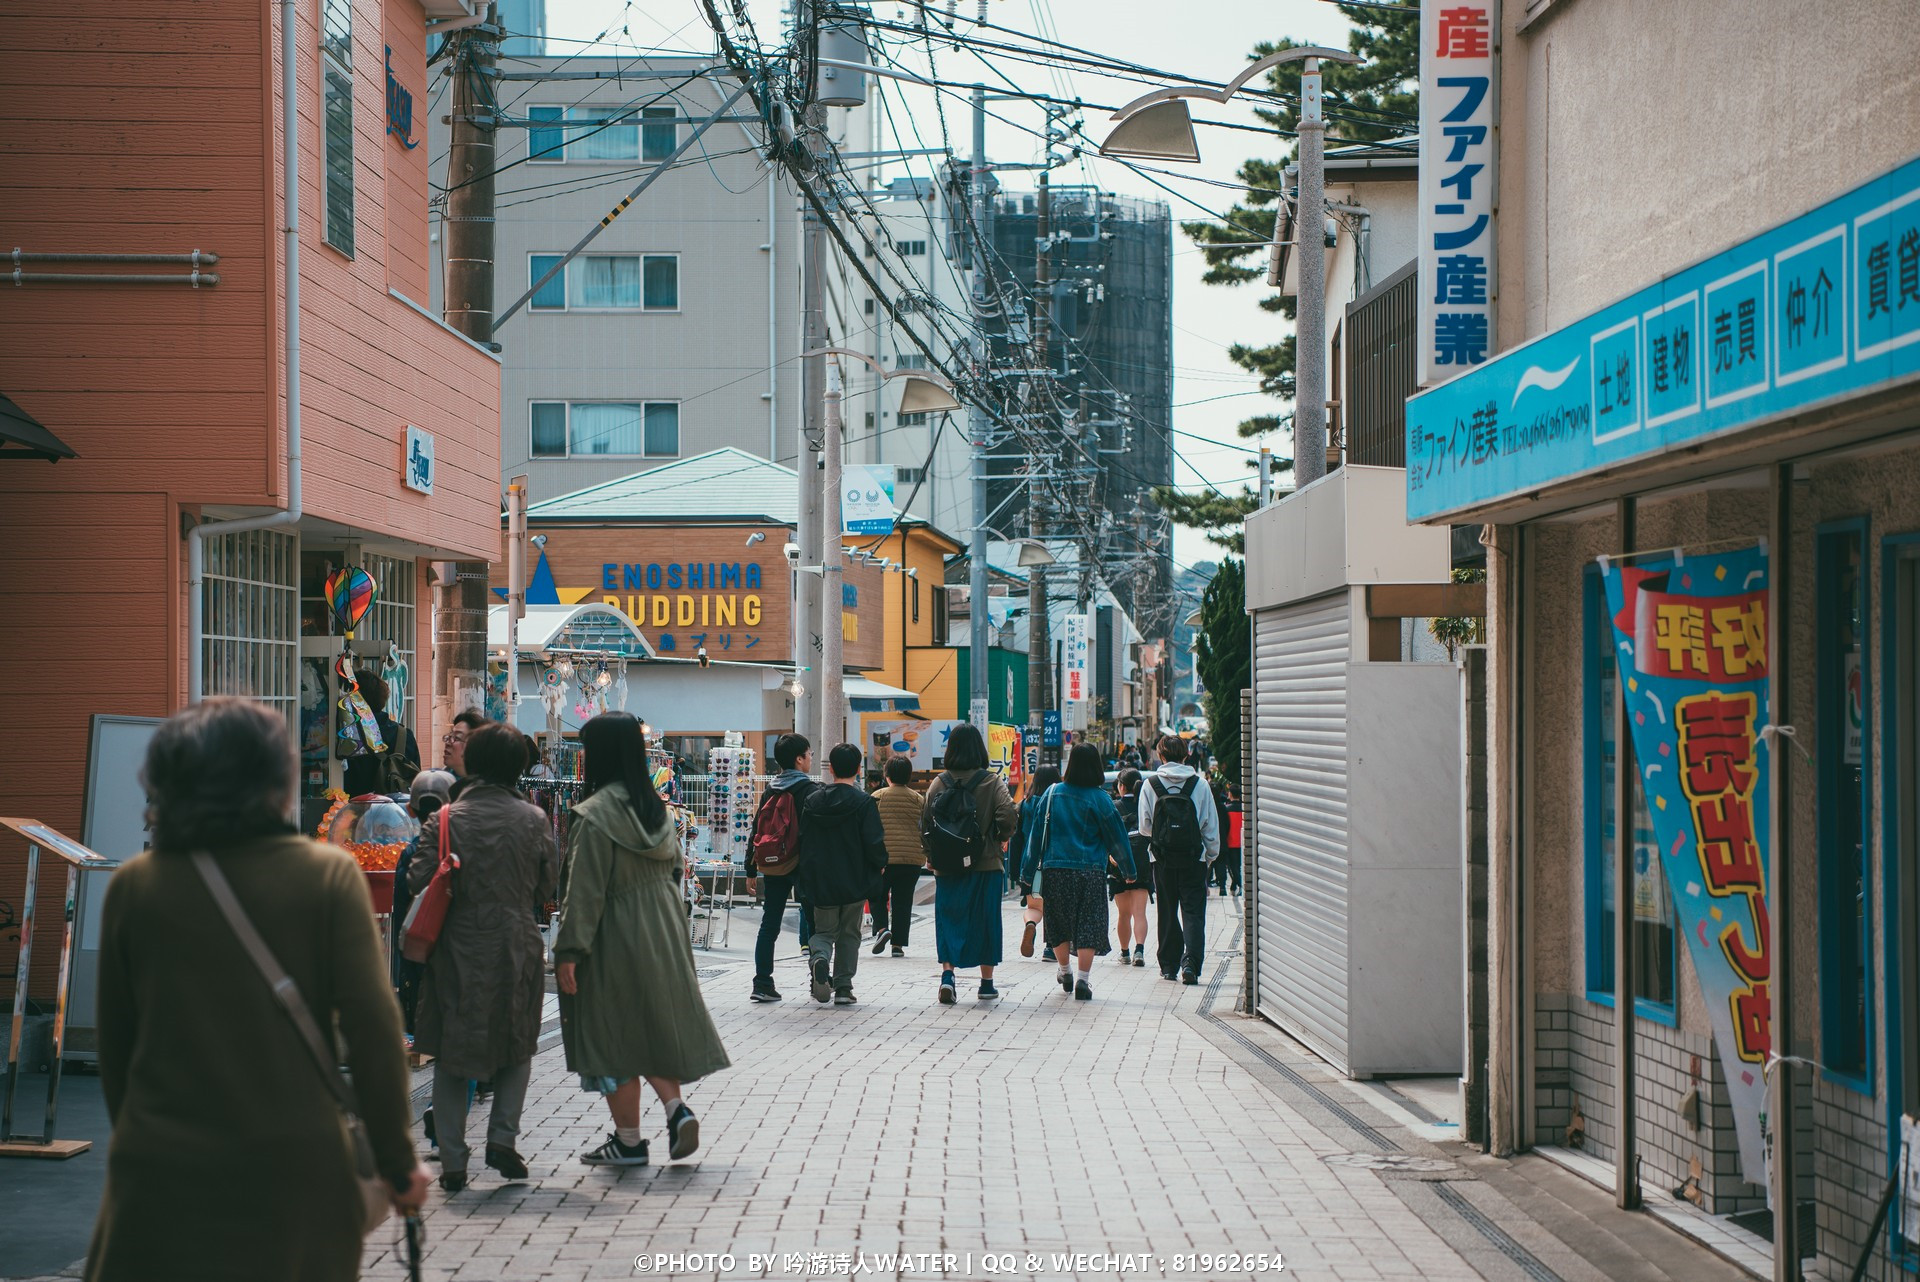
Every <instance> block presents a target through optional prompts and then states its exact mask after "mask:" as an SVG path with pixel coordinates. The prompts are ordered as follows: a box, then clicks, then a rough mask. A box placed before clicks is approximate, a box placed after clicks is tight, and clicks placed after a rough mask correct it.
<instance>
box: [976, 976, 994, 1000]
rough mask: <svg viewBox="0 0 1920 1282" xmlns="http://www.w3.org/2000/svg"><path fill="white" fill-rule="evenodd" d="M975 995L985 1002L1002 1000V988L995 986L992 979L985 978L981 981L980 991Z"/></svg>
mask: <svg viewBox="0 0 1920 1282" xmlns="http://www.w3.org/2000/svg"><path fill="white" fill-rule="evenodd" d="M974 996H976V997H978V998H979V999H980V1000H981V1001H983V1002H997V1001H999V1000H1000V990H999V989H997V988H995V987H994V986H993V981H992V980H991V979H983V980H981V981H980V991H979V992H978V993H975V994H974Z"/></svg>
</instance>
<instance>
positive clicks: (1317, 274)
mask: <svg viewBox="0 0 1920 1282" xmlns="http://www.w3.org/2000/svg"><path fill="white" fill-rule="evenodd" d="M1326 146H1327V126H1326V122H1325V121H1324V120H1323V119H1322V118H1321V115H1320V60H1319V59H1318V58H1308V59H1306V60H1305V61H1304V62H1302V63H1301V65H1300V194H1299V200H1298V202H1297V204H1296V205H1295V207H1294V211H1293V251H1294V254H1295V256H1296V257H1297V258H1298V259H1299V262H1300V295H1299V298H1298V300H1297V302H1298V306H1297V308H1296V309H1295V311H1294V316H1295V318H1296V319H1295V325H1294V334H1295V341H1294V389H1293V480H1294V485H1295V486H1296V487H1298V486H1302V485H1305V484H1307V483H1308V482H1309V481H1317V480H1319V479H1320V478H1321V477H1322V476H1325V475H1326V472H1327V255H1326V249H1325V244H1324V238H1325V234H1326V233H1325V232H1324V231H1323V230H1322V225H1323V222H1324V220H1325V218H1326V215H1325V213H1324V212H1323V211H1324V210H1325V208H1326V203H1327V196H1326V169H1325V162H1326Z"/></svg>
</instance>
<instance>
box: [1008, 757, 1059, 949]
mask: <svg viewBox="0 0 1920 1282" xmlns="http://www.w3.org/2000/svg"><path fill="white" fill-rule="evenodd" d="M1059 782H1060V769H1059V767H1057V766H1041V767H1040V768H1039V769H1038V770H1035V771H1034V772H1033V776H1032V778H1030V779H1028V780H1027V794H1026V796H1025V797H1024V798H1022V799H1021V802H1020V816H1019V823H1020V826H1019V828H1018V829H1017V830H1016V831H1015V832H1014V834H1013V840H1012V841H1011V842H1009V843H1008V844H1007V867H1008V868H1009V869H1010V870H1011V871H1012V874H1013V880H1014V884H1015V885H1017V886H1019V887H1020V894H1021V896H1022V897H1023V901H1024V902H1023V907H1025V909H1026V917H1027V925H1026V929H1025V930H1024V931H1022V932H1021V935H1020V955H1021V956H1022V957H1031V956H1033V936H1034V932H1036V931H1038V930H1039V929H1040V918H1041V915H1042V913H1043V911H1044V909H1045V901H1044V900H1043V899H1042V898H1041V895H1040V862H1039V860H1038V859H1036V858H1034V857H1033V856H1034V855H1035V854H1036V853H1037V852H1036V851H1035V849H1034V845H1033V842H1032V841H1030V840H1029V838H1030V837H1031V836H1032V834H1033V833H1034V832H1035V831H1037V829H1038V827H1039V824H1040V798H1042V797H1044V796H1046V795H1047V789H1049V788H1051V787H1053V785H1055V784H1057V783H1059Z"/></svg>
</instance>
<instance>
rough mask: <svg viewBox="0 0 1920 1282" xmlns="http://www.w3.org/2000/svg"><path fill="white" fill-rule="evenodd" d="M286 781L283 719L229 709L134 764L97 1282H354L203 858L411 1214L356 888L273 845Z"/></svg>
mask: <svg viewBox="0 0 1920 1282" xmlns="http://www.w3.org/2000/svg"><path fill="white" fill-rule="evenodd" d="M295 770H296V758H295V756H294V749H293V737H292V735H290V734H289V733H288V731H287V723H286V719H285V718H284V717H282V716H280V715H279V714H278V713H275V712H271V711H269V710H267V709H266V708H264V707H262V706H261V705H259V704H256V703H251V702H249V701H247V700H244V699H231V698H215V699H207V700H205V701H203V702H201V703H198V704H195V705H194V706H193V707H191V708H189V709H187V710H186V711H185V712H182V713H180V714H178V715H177V716H175V717H173V718H171V719H169V720H168V721H167V722H166V723H165V724H164V725H162V726H160V728H159V729H158V730H156V731H155V732H154V736H153V741H152V743H151V744H150V745H149V746H148V748H147V756H146V763H145V765H144V767H143V768H142V770H141V781H142V783H143V784H144V786H145V787H146V790H147V792H148V793H149V795H150V796H151V797H152V803H151V807H150V809H149V810H148V817H149V819H150V820H151V822H152V824H153V849H152V850H150V851H148V852H147V853H145V854H141V855H137V856H135V857H134V858H132V859H129V860H128V861H127V862H126V863H125V864H123V865H122V866H121V867H120V870H119V871H118V872H116V873H115V874H114V875H113V880H112V881H110V882H108V883H107V893H106V903H105V906H104V908H103V910H102V913H101V933H100V963H99V977H100V978H99V983H100V988H99V1007H98V1018H99V1029H100V1044H99V1050H100V1087H101V1093H102V1094H103V1095H105V1097H106V1103H107V1116H108V1118H109V1119H110V1120H111V1122H112V1124H113V1138H112V1140H111V1141H110V1142H109V1144H108V1147H107V1160H106V1175H107V1182H106V1189H105V1192H104V1193H103V1194H102V1196H101V1199H100V1211H99V1217H98V1219H97V1220H96V1221H95V1223H94V1229H93V1241H92V1244H91V1246H90V1247H89V1248H88V1250H87V1262H86V1276H87V1277H88V1278H89V1279H94V1280H95V1282H116V1280H118V1279H130V1280H135V1282H156V1280H159V1279H168V1278H187V1277H191V1278H194V1279H196V1282H198V1280H199V1279H212V1280H216V1282H227V1280H229V1279H231V1280H232V1282H243V1280H244V1282H252V1280H253V1279H259V1278H275V1279H291V1280H292V1282H347V1279H351V1278H356V1277H358V1276H359V1275H360V1251H361V1242H362V1234H363V1229H364V1227H365V1220H364V1216H365V1207H364V1204H363V1202H362V1200H361V1193H360V1188H359V1185H358V1184H357V1183H356V1181H355V1178H354V1159H353V1153H352V1150H351V1149H350V1147H349V1145H348V1141H347V1132H346V1129H345V1127H344V1126H343V1125H342V1124H341V1118H340V1106H339V1105H338V1104H337V1103H336V1102H335V1101H334V1097H333V1095H332V1093H331V1092H330V1090H329V1089H328V1087H327V1084H326V1080H325V1079H324V1078H323V1077H322V1076H321V1075H320V1069H319V1066H318V1065H317V1064H315V1063H314V1060H313V1056H312V1052H311V1051H310V1050H309V1049H308V1046H307V1044H306V1042H305V1041H303V1040H302V1037H301V1034H300V1033H299V1032H297V1031H296V1030H295V1028H294V1024H293V1021H292V1020H291V1019H289V1018H288V1017H287V1014H286V1012H285V1011H284V1010H282V1009H281V1007H280V1005H279V1003H278V1001H276V1000H275V998H274V995H273V990H272V989H271V988H270V987H269V986H268V984H267V980H266V978H265V977H264V976H263V975H262V974H261V973H260V970H259V968H258V967H257V966H256V965H255V963H254V961H253V959H252V957H251V956H250V955H249V954H248V953H247V951H246V948H245V946H244V945H243V944H242V943H241V942H240V940H239V938H238V937H237V936H236V935H235V934H234V932H233V928H232V927H231V926H230V925H229V924H228V922H227V920H226V918H225V917H224V916H223V915H222V913H221V911H220V909H219V907H218V906H217V905H216V904H215V902H214V899H213V896H212V895H211V894H210V893H209V892H208V889H207V885H206V883H205V882H204V881H203V880H202V879H201V877H200V875H199V870H198V869H197V868H195V866H194V864H193V861H192V859H191V856H192V855H193V853H194V852H195V851H200V850H205V851H207V852H208V853H209V854H210V855H211V856H212V857H213V861H214V863H215V864H216V865H218V867H219V869H220V871H221V873H222V874H224V876H225V878H226V880H227V882H228V884H229V885H231V886H232V888H233V893H234V897H235V898H236V899H238V900H239V901H240V906H241V909H242V911H243V912H245V913H246V915H247V918H248V920H249V921H251V922H252V924H253V926H254V929H255V930H256V931H258V932H259V934H260V935H261V936H262V937H264V938H265V939H267V940H268V941H270V946H271V948H272V951H273V953H274V956H275V958H276V959H277V960H278V961H279V962H280V963H281V965H282V966H283V967H284V968H285V970H286V973H287V975H288V977H289V978H291V979H292V980H293V982H294V986H295V987H296V988H297V989H298V990H299V992H300V997H301V1000H302V1001H303V1002H304V1003H305V1005H306V1006H307V1009H308V1010H309V1011H310V1012H311V1014H312V1015H313V1018H314V1019H315V1020H316V1021H318V1022H319V1023H321V1024H322V1025H323V1026H325V1027H328V1028H338V1030H339V1032H340V1035H341V1038H342V1040H343V1041H344V1042H345V1044H346V1051H347V1053H346V1064H347V1067H348V1069H349V1070H350V1071H351V1073H352V1076H353V1086H354V1089H355V1091H356V1092H357V1093H358V1095H359V1100H360V1115H361V1119H362V1120H363V1121H364V1122H365V1124H366V1129H367V1139H368V1140H369V1142H370V1143H371V1144H372V1146H373V1153H374V1161H375V1164H376V1166H377V1168H378V1170H379V1172H380V1174H381V1175H382V1176H384V1177H385V1178H386V1180H387V1181H388V1183H389V1184H391V1185H392V1187H393V1190H394V1192H393V1200H394V1205H395V1206H397V1207H404V1208H412V1207H418V1206H419V1205H420V1204H421V1203H422V1202H423V1201H425V1199H426V1195H427V1186H428V1181H429V1179H430V1176H429V1175H428V1173H427V1171H426V1170H425V1169H424V1168H422V1167H420V1166H419V1165H418V1164H417V1163H416V1162H415V1159H414V1153H413V1144H412V1141H411V1140H410V1139H409V1138H408V1135H407V1129H408V1109H407V1067H406V1057H405V1054H404V1052H403V1050H402V1043H401V1034H400V1007H399V1005H398V1004H397V1003H396V1002H395V1001H394V997H393V989H392V987H391V986H390V985H389V984H388V982H387V968H386V964H385V961H384V960H383V958H382V957H381V954H380V942H379V930H378V928H377V927H376V926H375V924H374V920H373V905H372V903H371V901H370V900H369V899H368V897H367V880H366V878H365V876H363V875H362V874H361V872H360V869H359V867H358V866H357V865H356V864H355V863H354V861H353V860H352V859H351V858H350V857H349V856H348V855H347V854H346V852H345V851H342V850H339V849H336V848H334V847H332V846H322V845H318V844H316V843H314V842H312V841H309V840H307V839H306V838H304V837H302V836H300V835H299V834H298V833H297V832H295V831H294V829H293V828H292V826H291V825H289V824H288V823H287V819H286V816H287V813H288V811H289V809H290V808H291V807H292V803H293V798H294V795H295V779H296V772H295ZM114 853H119V852H114ZM21 1214H22V1215H24V1214H25V1212H24V1211H23V1212H21ZM16 1222H17V1223H20V1226H21V1227H23V1228H24V1227H25V1225H24V1223H21V1222H19V1221H16ZM11 1271H12V1270H9V1272H11Z"/></svg>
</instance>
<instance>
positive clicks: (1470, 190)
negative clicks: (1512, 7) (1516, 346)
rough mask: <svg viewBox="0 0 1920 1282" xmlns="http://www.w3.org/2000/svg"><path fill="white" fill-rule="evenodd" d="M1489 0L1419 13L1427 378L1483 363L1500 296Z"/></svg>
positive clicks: (1423, 362)
mask: <svg viewBox="0 0 1920 1282" xmlns="http://www.w3.org/2000/svg"><path fill="white" fill-rule="evenodd" d="M1496 38H1497V32H1496V31H1495V30H1494V14H1493V4H1492V2H1491V0H1461V2H1459V3H1454V4H1448V3H1446V0H1432V2H1430V3H1428V4H1427V5H1425V6H1423V7H1422V8H1421V11H1420V150H1421V155H1420V269H1419V271H1420V278H1419V287H1420V383H1421V385H1422V386H1423V387H1430V386H1432V385H1434V384H1435V383H1441V382H1445V381H1446V380H1448V379H1450V378H1453V377H1455V376H1456V375H1459V374H1463V373H1465V372H1466V371H1467V370H1469V369H1472V368H1473V367H1474V366H1476V365H1480V364H1483V363H1484V362H1485V361H1486V360H1487V357H1488V356H1489V354H1490V353H1491V351H1492V343H1493V296H1494V283H1495V282H1494V213H1493V211H1494V205H1493V195H1494V193H1493V182H1494V173H1495V169H1494V146H1495V134H1494V124H1495V121H1496V118H1497V108H1498V103H1497V102H1496V101H1495V95H1494V91H1493V86H1494V57H1495V55H1496V52H1497V46H1496V43H1495V41H1496Z"/></svg>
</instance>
